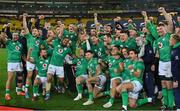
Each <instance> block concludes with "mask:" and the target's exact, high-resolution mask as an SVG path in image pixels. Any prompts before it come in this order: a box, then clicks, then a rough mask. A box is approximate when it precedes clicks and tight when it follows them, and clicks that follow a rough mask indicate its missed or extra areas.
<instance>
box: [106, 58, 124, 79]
mask: <svg viewBox="0 0 180 111" xmlns="http://www.w3.org/2000/svg"><path fill="white" fill-rule="evenodd" d="M106 61H107V62H108V66H109V73H110V77H111V78H115V77H121V76H122V75H121V73H119V72H115V70H116V71H118V70H119V69H120V67H119V64H120V63H121V62H123V60H122V58H118V59H115V58H114V57H113V56H109V57H108V58H107V60H106Z"/></svg>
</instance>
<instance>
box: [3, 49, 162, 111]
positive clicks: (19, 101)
mask: <svg viewBox="0 0 180 111" xmlns="http://www.w3.org/2000/svg"><path fill="white" fill-rule="evenodd" d="M6 68H7V50H6V49H0V105H6V106H14V107H23V108H30V109H41V110H119V109H120V106H121V105H122V102H121V98H118V99H116V100H115V103H114V105H113V106H112V107H111V108H109V109H105V108H103V106H102V105H103V104H105V103H106V102H108V99H109V97H103V98H99V99H95V103H94V104H93V105H90V106H83V105H82V104H83V102H85V101H86V100H87V96H86V98H83V99H82V100H80V101H77V102H74V101H73V99H74V97H75V96H76V95H77V94H76V93H73V92H71V91H68V90H67V91H66V93H65V94H57V93H51V99H50V100H49V101H44V99H43V97H40V98H39V100H37V101H31V99H25V98H24V97H22V96H17V95H16V93H15V82H13V84H12V87H11V92H10V93H11V97H12V100H11V101H8V102H7V101H5V99H4V95H5V83H6V79H7V69H6ZM30 92H31V93H30V94H31V95H32V89H30ZM159 105H160V102H159V101H157V102H156V104H155V105H153V106H152V105H151V106H150V105H142V106H140V107H138V108H136V109H130V110H142V111H143V110H157V109H158V107H159Z"/></svg>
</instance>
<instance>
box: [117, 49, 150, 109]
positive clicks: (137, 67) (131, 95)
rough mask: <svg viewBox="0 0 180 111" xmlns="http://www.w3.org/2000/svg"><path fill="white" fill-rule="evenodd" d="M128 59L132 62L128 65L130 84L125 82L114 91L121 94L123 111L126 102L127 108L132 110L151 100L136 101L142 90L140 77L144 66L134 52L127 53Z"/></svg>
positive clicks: (125, 107)
mask: <svg viewBox="0 0 180 111" xmlns="http://www.w3.org/2000/svg"><path fill="white" fill-rule="evenodd" d="M129 57H130V59H131V60H132V62H133V64H132V65H129V67H128V68H129V70H130V72H131V79H130V82H125V83H123V84H120V85H119V86H118V87H117V88H116V91H117V92H119V93H121V96H122V109H123V110H127V105H128V101H129V106H130V107H133V108H135V107H137V106H140V105H142V104H145V103H147V102H152V98H145V99H139V100H138V95H139V92H140V91H141V90H142V88H143V86H142V84H143V81H142V76H143V71H144V64H143V62H142V61H139V60H138V57H137V52H136V51H135V50H130V51H129ZM128 99H129V100H128Z"/></svg>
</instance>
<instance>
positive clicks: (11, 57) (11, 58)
mask: <svg viewBox="0 0 180 111" xmlns="http://www.w3.org/2000/svg"><path fill="white" fill-rule="evenodd" d="M6 48H7V50H8V62H13V63H14V62H20V61H21V56H22V44H21V43H20V42H18V41H13V40H7V41H6Z"/></svg>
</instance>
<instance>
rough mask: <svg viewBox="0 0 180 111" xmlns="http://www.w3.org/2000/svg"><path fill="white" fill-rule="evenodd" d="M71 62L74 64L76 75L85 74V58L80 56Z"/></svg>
mask: <svg viewBox="0 0 180 111" xmlns="http://www.w3.org/2000/svg"><path fill="white" fill-rule="evenodd" d="M72 62H73V64H76V77H78V76H80V75H85V74H86V75H87V65H88V62H87V60H86V58H84V57H82V58H77V59H75V60H73V61H72Z"/></svg>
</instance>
